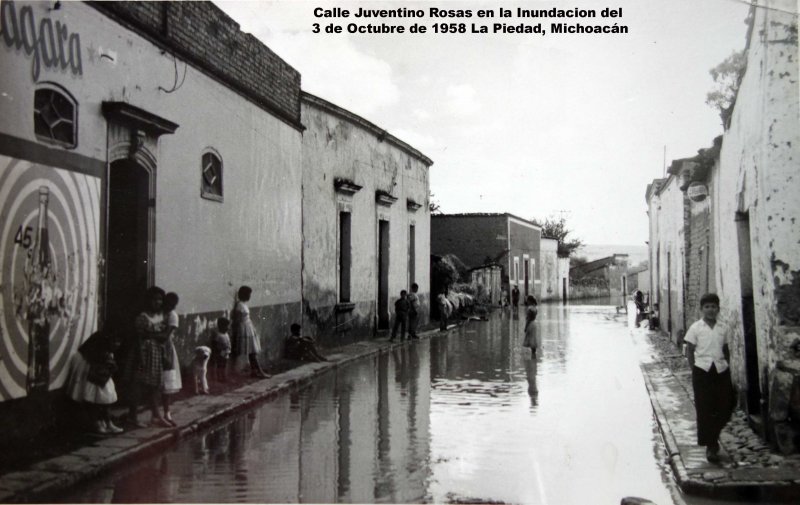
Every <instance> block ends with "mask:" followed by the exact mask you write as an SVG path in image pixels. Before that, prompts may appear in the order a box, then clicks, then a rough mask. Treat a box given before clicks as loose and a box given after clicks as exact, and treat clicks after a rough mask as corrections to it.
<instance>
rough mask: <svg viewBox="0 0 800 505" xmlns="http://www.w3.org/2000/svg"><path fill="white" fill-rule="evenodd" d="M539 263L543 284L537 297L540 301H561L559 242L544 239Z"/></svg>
mask: <svg viewBox="0 0 800 505" xmlns="http://www.w3.org/2000/svg"><path fill="white" fill-rule="evenodd" d="M539 263H540V266H541V283H540V285H539V288H540V290H539V293H537V295H536V297H537V298H539V299H540V300H559V299H561V298H562V297H561V289H562V286H561V284H562V282H561V276H560V275H559V271H558V266H559V263H558V240H556V239H552V238H545V237H542V241H541V253H540V261H539Z"/></svg>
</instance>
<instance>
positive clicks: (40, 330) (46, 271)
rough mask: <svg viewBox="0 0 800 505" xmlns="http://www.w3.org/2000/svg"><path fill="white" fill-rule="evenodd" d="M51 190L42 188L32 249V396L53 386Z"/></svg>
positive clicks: (28, 384)
mask: <svg viewBox="0 0 800 505" xmlns="http://www.w3.org/2000/svg"><path fill="white" fill-rule="evenodd" d="M49 200H50V190H49V189H48V188H47V186H41V187H40V188H39V215H38V221H37V225H36V235H35V238H34V242H33V248H32V249H31V256H30V260H31V272H30V289H29V292H28V374H27V381H26V389H27V391H28V393H31V392H34V391H47V390H48V387H49V385H50V321H49V320H48V317H47V310H48V305H49V303H50V301H49V298H50V296H51V293H50V287H49V285H48V280H49V278H50V277H51V275H50V274H51V272H50V266H51V264H50V237H49V235H48V231H47V222H48V218H49V216H48V210H47V206H48V202H49Z"/></svg>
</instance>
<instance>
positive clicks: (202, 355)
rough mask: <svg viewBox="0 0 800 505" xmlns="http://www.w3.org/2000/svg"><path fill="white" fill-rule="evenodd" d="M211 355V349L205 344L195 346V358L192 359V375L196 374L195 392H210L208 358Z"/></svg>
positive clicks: (205, 393)
mask: <svg viewBox="0 0 800 505" xmlns="http://www.w3.org/2000/svg"><path fill="white" fill-rule="evenodd" d="M210 357H211V349H210V348H209V347H207V346H205V345H201V346H199V347H195V349H194V359H193V360H192V375H193V376H194V392H195V394H198V395H199V394H204V395H207V394H208V378H207V376H206V374H207V373H208V359H209V358H210Z"/></svg>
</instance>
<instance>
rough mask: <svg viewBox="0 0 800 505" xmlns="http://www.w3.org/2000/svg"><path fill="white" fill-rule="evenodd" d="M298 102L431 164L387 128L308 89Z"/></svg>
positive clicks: (427, 164)
mask: <svg viewBox="0 0 800 505" xmlns="http://www.w3.org/2000/svg"><path fill="white" fill-rule="evenodd" d="M300 102H301V103H308V104H311V105H314V106H316V107H318V108H320V109H322V110H324V111H326V112H329V113H331V114H333V115H334V116H337V117H339V118H341V119H344V120H346V121H350V122H351V123H354V124H355V125H357V126H360V127H361V128H363V129H364V130H366V131H368V132H370V133H372V134H373V135H375V137H377V139H378V141H380V142H388V143H389V144H392V145H394V146H395V147H397V148H399V149H400V150H402V151H405V152H406V154H409V155H411V156H413V157H414V158H417V159H418V160H419V161H421V162H422V163H424V164H425V165H426V166H427V167H428V168H430V167H431V165H433V160H432V159H430V158H428V157H427V156H425V155H424V154H422V152H420V151H419V150H417V149H416V148H414V147H412V146H411V145H410V144H407V143H405V142H403V141H402V140H400V139H399V138H397V137H395V136H394V135H392V134H391V133H389V132H388V131H387V130H384V129H383V128H381V127H379V126H378V125H376V124H375V123H372V122H371V121H368V120H366V119H364V118H363V117H361V116H359V115H358V114H355V113H353V112H350V111H349V110H347V109H344V108H342V107H339V106H338V105H336V104H334V103H331V102H329V101H327V100H325V99H324V98H320V97H318V96H316V95H312V94H311V93H309V92H308V91H302V90H301V91H300Z"/></svg>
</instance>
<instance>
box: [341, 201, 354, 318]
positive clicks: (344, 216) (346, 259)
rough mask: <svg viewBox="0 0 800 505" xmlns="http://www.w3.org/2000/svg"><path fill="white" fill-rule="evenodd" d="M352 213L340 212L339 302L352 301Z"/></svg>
mask: <svg viewBox="0 0 800 505" xmlns="http://www.w3.org/2000/svg"><path fill="white" fill-rule="evenodd" d="M351 263H352V258H351V255H350V213H349V212H339V302H340V303H347V302H349V301H350V267H351Z"/></svg>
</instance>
